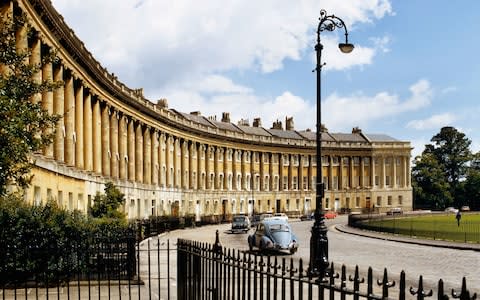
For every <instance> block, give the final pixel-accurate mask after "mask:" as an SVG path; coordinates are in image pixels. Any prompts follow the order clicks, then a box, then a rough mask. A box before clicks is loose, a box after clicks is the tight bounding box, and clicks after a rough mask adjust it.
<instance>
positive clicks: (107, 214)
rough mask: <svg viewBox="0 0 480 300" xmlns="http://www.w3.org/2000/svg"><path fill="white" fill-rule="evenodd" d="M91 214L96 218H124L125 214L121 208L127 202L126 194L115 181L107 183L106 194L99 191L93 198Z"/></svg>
mask: <svg viewBox="0 0 480 300" xmlns="http://www.w3.org/2000/svg"><path fill="white" fill-rule="evenodd" d="M93 201H94V203H93V206H92V209H91V212H90V214H91V215H92V217H94V218H111V219H124V218H125V214H124V213H122V212H121V211H120V210H119V208H120V207H121V206H122V205H123V204H124V203H125V195H124V194H122V193H121V192H120V190H119V189H117V188H116V187H115V186H114V185H113V183H111V182H107V183H106V184H105V194H103V195H101V194H100V193H97V194H96V195H95V197H94V198H93Z"/></svg>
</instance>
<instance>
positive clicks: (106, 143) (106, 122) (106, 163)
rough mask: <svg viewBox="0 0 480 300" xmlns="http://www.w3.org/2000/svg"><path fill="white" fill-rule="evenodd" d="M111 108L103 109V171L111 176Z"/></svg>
mask: <svg viewBox="0 0 480 300" xmlns="http://www.w3.org/2000/svg"><path fill="white" fill-rule="evenodd" d="M111 155H112V153H111V149H110V107H109V106H108V105H106V104H105V106H104V107H103V108H102V171H103V175H105V176H107V177H108V176H110V174H111V172H110V157H111Z"/></svg>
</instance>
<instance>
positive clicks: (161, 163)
mask: <svg viewBox="0 0 480 300" xmlns="http://www.w3.org/2000/svg"><path fill="white" fill-rule="evenodd" d="M165 144H166V143H165V133H161V134H160V137H159V145H158V171H159V175H158V183H159V184H160V186H162V187H164V186H166V184H167V181H166V167H165V161H166V160H165V147H166V146H165ZM164 168H165V172H163V170H164Z"/></svg>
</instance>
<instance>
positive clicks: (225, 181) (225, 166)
mask: <svg viewBox="0 0 480 300" xmlns="http://www.w3.org/2000/svg"><path fill="white" fill-rule="evenodd" d="M229 153H232V149H228V148H224V150H223V188H224V189H225V190H228V191H229V190H231V189H232V185H233V176H232V181H231V183H232V185H230V186H229V184H228V177H229V175H231V168H230V170H229V169H228V154H229ZM232 158H233V157H232ZM231 164H232V161H230V165H231ZM229 171H230V174H229Z"/></svg>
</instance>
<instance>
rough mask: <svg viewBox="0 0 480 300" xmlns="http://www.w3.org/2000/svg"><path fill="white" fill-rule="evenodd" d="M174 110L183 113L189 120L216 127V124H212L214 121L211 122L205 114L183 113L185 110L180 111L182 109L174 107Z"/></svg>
mask: <svg viewBox="0 0 480 300" xmlns="http://www.w3.org/2000/svg"><path fill="white" fill-rule="evenodd" d="M172 111H174V112H176V113H177V114H179V115H181V116H182V117H184V118H185V119H187V120H190V121H193V122H197V123H200V124H202V125H205V126H209V127H214V125H213V124H212V122H210V121H209V120H208V119H207V118H205V117H204V116H196V115H192V114H187V113H183V112H180V111H177V110H175V109H172Z"/></svg>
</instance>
